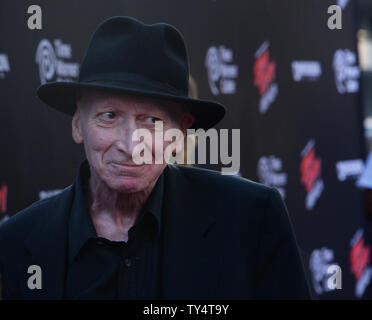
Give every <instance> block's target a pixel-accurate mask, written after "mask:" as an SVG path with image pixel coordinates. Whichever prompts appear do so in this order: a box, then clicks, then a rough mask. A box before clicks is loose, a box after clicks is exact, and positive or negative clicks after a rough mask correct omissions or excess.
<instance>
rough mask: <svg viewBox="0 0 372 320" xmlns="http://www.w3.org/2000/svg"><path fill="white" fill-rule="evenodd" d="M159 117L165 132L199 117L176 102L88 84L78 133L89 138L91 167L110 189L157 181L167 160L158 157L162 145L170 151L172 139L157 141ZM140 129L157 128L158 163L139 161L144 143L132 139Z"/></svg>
mask: <svg viewBox="0 0 372 320" xmlns="http://www.w3.org/2000/svg"><path fill="white" fill-rule="evenodd" d="M159 120H161V121H162V122H163V131H164V132H165V131H166V130H167V129H170V128H177V129H180V130H182V131H183V132H185V130H186V129H187V128H188V127H189V126H190V125H191V124H192V122H193V120H194V118H193V116H192V115H191V114H189V113H186V112H184V111H183V110H182V107H181V106H180V105H178V104H177V103H174V102H172V103H169V102H166V103H165V102H162V101H161V100H157V99H153V98H144V97H136V96H129V95H121V94H120V95H119V94H113V93H107V92H104V91H92V90H89V91H87V90H85V91H84V92H83V94H82V97H81V99H79V101H78V109H77V111H76V113H75V115H74V117H73V120H72V133H73V138H74V140H75V142H76V143H84V148H85V153H86V156H87V159H88V161H89V163H90V165H91V170H92V171H94V174H96V176H97V177H98V178H99V179H100V180H102V181H103V182H104V183H106V185H107V186H108V187H109V188H110V189H113V190H115V191H117V192H122V193H132V192H139V191H142V190H144V189H146V188H147V187H148V186H149V185H150V184H151V183H153V182H154V181H155V180H156V179H157V178H158V177H159V175H160V174H161V172H162V171H163V169H164V168H165V166H166V163H165V162H164V161H163V163H161V164H156V163H155V152H156V148H159V147H162V149H163V150H162V151H164V150H165V148H166V147H167V145H168V144H170V143H171V142H167V141H162V142H163V143H162V144H159V143H158V142H159V141H156V138H155V137H156V136H157V137H158V138H157V139H158V140H159V135H155V121H159ZM136 129H147V130H148V131H149V132H150V133H151V136H152V140H151V142H150V143H152V148H151V149H152V158H153V161H152V164H142V165H136V164H135V163H134V161H133V159H132V154H133V149H134V147H135V146H136V145H137V144H139V143H140V141H132V135H133V132H134V131H135V130H136ZM162 139H163V138H162Z"/></svg>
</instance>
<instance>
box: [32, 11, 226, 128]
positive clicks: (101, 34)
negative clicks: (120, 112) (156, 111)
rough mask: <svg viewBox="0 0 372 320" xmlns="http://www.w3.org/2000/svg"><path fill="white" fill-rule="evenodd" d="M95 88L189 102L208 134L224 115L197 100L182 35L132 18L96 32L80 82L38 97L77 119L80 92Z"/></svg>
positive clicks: (56, 85)
mask: <svg viewBox="0 0 372 320" xmlns="http://www.w3.org/2000/svg"><path fill="white" fill-rule="evenodd" d="M77 88H95V89H100V90H108V91H114V92H119V93H125V94H133V95H140V96H146V97H154V98H161V99H166V100H172V101H177V102H181V103H184V104H185V105H186V106H187V107H188V110H189V111H190V113H192V114H193V115H194V116H195V118H196V120H195V122H194V123H193V125H192V126H191V128H194V129H198V128H202V129H205V130H207V129H208V128H210V127H212V126H214V125H215V124H216V123H218V122H219V121H220V120H221V119H222V118H223V116H224V114H225V108H224V106H222V105H221V104H219V103H217V102H214V101H209V100H203V99H193V98H190V97H189V96H188V91H189V62H188V55H187V50H186V46H185V42H184V39H183V36H182V35H181V33H180V32H179V31H178V30H177V29H176V28H174V27H173V26H171V25H169V24H167V23H156V24H150V25H149V24H144V23H142V22H141V21H139V20H137V19H134V18H132V17H127V16H115V17H111V18H109V19H106V20H105V21H103V22H102V23H101V24H100V25H99V27H98V28H97V30H96V31H95V32H94V33H93V35H92V37H91V39H90V43H89V46H88V50H87V51H86V53H85V56H84V59H83V62H82V64H81V68H80V73H79V79H78V81H75V82H71V81H70V82H67V81H57V82H49V83H45V84H43V85H41V86H40V87H39V88H38V89H37V95H38V96H39V98H40V99H41V100H42V101H43V102H45V103H46V104H48V105H49V106H51V107H53V108H54V109H57V110H59V111H62V112H64V113H67V114H69V115H73V114H74V112H75V110H76V102H75V97H76V89H77Z"/></svg>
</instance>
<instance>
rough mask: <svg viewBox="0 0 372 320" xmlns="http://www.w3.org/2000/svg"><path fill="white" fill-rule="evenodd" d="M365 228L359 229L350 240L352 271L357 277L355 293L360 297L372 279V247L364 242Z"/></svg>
mask: <svg viewBox="0 0 372 320" xmlns="http://www.w3.org/2000/svg"><path fill="white" fill-rule="evenodd" d="M363 234H364V230H363V229H362V228H360V229H358V230H357V231H356V232H355V234H354V236H353V238H352V239H351V241H350V247H351V249H350V271H351V272H352V273H353V274H354V277H355V295H356V297H358V298H360V297H362V296H363V294H364V292H365V290H366V288H367V287H368V285H369V284H370V282H371V279H372V267H371V265H370V259H371V248H370V246H369V245H366V244H364V236H363Z"/></svg>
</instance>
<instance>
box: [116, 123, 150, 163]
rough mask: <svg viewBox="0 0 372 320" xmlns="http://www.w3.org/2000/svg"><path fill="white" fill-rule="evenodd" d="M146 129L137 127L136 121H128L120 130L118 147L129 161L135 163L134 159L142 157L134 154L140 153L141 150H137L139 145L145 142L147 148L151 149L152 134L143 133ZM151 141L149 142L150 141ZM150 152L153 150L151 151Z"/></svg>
mask: <svg viewBox="0 0 372 320" xmlns="http://www.w3.org/2000/svg"><path fill="white" fill-rule="evenodd" d="M144 130H146V129H144V128H141V127H139V126H138V125H137V123H136V121H135V120H134V119H126V121H124V123H123V124H122V125H121V126H120V128H119V130H118V139H117V141H116V146H117V148H118V150H119V151H120V152H122V153H124V154H125V155H126V158H127V160H128V161H134V158H136V157H139V156H142V154H134V152H139V150H142V149H141V148H136V146H138V144H140V143H143V142H144V146H145V148H151V139H150V140H149V138H150V137H151V132H150V131H148V132H146V133H147V134H145V132H143V131H144ZM148 140H149V141H148ZM148 151H150V153H151V150H150V149H149V150H148Z"/></svg>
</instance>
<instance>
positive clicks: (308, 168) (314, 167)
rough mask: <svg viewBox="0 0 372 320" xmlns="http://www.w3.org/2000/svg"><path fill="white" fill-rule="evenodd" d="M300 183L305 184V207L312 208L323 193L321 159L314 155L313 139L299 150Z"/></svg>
mask: <svg viewBox="0 0 372 320" xmlns="http://www.w3.org/2000/svg"><path fill="white" fill-rule="evenodd" d="M301 156H302V159H301V163H300V172H301V183H303V185H304V186H305V190H306V198H305V207H306V209H307V210H312V209H313V208H314V206H315V204H316V203H317V201H318V199H319V197H320V196H321V194H322V193H323V190H324V183H323V179H322V177H321V171H322V160H321V158H320V157H316V156H315V140H314V139H312V140H310V141H309V142H308V143H307V144H306V146H305V148H304V149H303V150H302V152H301Z"/></svg>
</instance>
